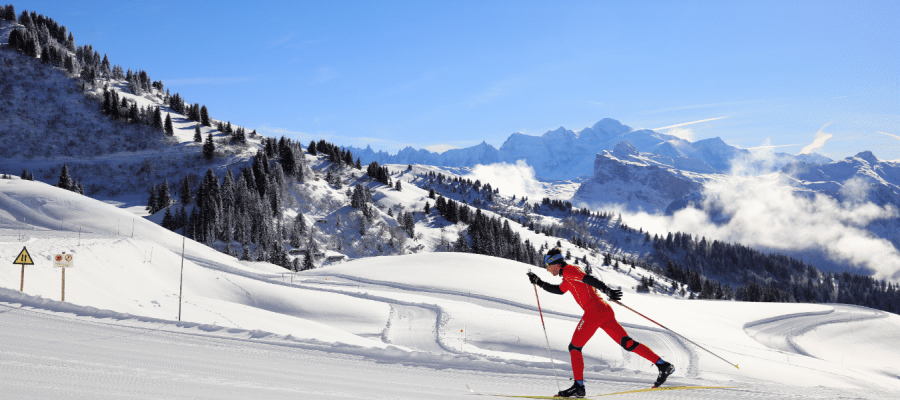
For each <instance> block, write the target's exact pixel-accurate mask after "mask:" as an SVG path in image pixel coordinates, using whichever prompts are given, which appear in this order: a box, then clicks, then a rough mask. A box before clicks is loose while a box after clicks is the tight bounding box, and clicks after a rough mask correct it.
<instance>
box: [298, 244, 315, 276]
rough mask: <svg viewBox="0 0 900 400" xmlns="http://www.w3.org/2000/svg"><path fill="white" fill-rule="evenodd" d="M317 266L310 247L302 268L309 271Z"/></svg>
mask: <svg viewBox="0 0 900 400" xmlns="http://www.w3.org/2000/svg"><path fill="white" fill-rule="evenodd" d="M315 268H316V265H315V264H314V263H313V256H312V253H311V252H310V251H309V249H307V250H306V252H305V255H304V257H303V266H302V267H301V269H302V270H303V271H308V270H311V269H315Z"/></svg>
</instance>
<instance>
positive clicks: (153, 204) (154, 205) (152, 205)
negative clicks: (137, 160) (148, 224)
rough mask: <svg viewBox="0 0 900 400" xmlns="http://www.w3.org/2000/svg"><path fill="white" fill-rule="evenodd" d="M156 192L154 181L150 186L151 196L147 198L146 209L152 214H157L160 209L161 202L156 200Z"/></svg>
mask: <svg viewBox="0 0 900 400" xmlns="http://www.w3.org/2000/svg"><path fill="white" fill-rule="evenodd" d="M156 192H157V189H156V184H155V183H154V184H153V186H151V187H150V197H149V198H148V199H147V207H146V210H147V212H149V213H150V214H156V212H157V211H159V205H158V204H159V203H158V202H157V201H156Z"/></svg>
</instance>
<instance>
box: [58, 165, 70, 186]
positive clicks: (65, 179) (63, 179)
mask: <svg viewBox="0 0 900 400" xmlns="http://www.w3.org/2000/svg"><path fill="white" fill-rule="evenodd" d="M56 187H58V188H61V189H66V190H72V178H71V177H70V176H69V167H68V166H67V165H65V164H63V167H62V172H60V174H59V182H57V183H56Z"/></svg>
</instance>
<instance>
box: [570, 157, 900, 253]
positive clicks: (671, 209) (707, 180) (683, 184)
mask: <svg viewBox="0 0 900 400" xmlns="http://www.w3.org/2000/svg"><path fill="white" fill-rule="evenodd" d="M713 154H714V153H713ZM678 160H679V159H678V158H670V157H664V156H660V155H659V154H654V153H641V152H639V151H637V149H636V148H635V146H633V145H631V144H630V143H628V142H622V143H619V144H618V145H617V146H616V147H615V148H614V149H613V151H603V152H602V153H601V154H598V155H597V157H596V159H595V161H594V174H593V175H592V176H591V177H590V178H588V179H586V180H585V181H584V182H583V183H582V184H581V186H580V187H579V188H578V190H577V191H576V192H575V195H574V196H573V197H572V199H571V202H572V204H574V205H575V206H576V207H581V206H590V207H592V208H594V209H603V208H608V207H610V206H612V207H616V208H622V209H625V210H629V211H633V212H636V211H644V212H647V213H650V214H666V215H674V214H675V213H676V212H678V211H680V210H683V209H685V208H689V207H690V208H696V209H699V210H701V211H703V212H704V213H705V214H706V215H707V216H708V217H709V219H710V221H712V222H713V223H715V224H726V223H728V222H729V221H730V220H731V218H733V215H732V214H731V213H730V212H729V211H726V210H729V209H730V210H732V212H733V210H734V208H735V206H736V204H732V203H735V202H740V200H741V198H736V197H735V196H733V195H729V196H723V195H722V193H721V192H718V191H717V190H708V189H709V187H710V186H708V184H711V183H712V184H715V183H722V182H729V181H730V182H740V181H741V179H746V178H747V177H748V175H743V176H742V177H737V178H736V177H735V176H732V175H726V174H721V173H718V171H713V172H708V171H699V169H698V168H693V166H691V165H688V167H689V168H685V167H684V165H683V164H682V163H680V162H679V161H678ZM694 160H696V159H694ZM733 160H735V161H733V163H735V165H738V162H739V163H740V165H739V166H738V168H742V169H745V170H751V171H752V170H753V169H754V168H761V169H762V170H765V169H769V168H772V166H776V165H779V164H780V163H781V162H783V161H784V160H781V159H779V158H778V157H774V158H768V159H767V158H762V159H745V160H740V159H738V158H735V159H733ZM773 160H775V161H773ZM682 162H687V161H684V160H682ZM691 169H693V171H692V170H691ZM695 171H698V172H695ZM756 171H757V172H758V171H759V170H756ZM749 176H753V175H752V174H751V175H749ZM734 179H737V181H735V180H734ZM761 180H763V181H765V180H777V182H779V185H780V187H782V188H783V189H784V190H785V193H791V195H792V196H795V197H797V198H805V199H807V200H809V203H806V202H795V203H794V204H800V205H801V206H803V205H806V204H811V203H813V202H814V200H815V199H816V198H818V197H823V196H824V198H826V199H832V200H834V201H833V203H832V204H835V205H836V206H835V207H840V208H842V209H843V210H844V211H842V212H841V214H850V213H851V212H854V211H856V210H858V209H860V208H866V209H869V210H870V211H872V209H871V205H875V206H878V207H879V208H881V209H887V210H891V209H892V210H894V213H896V212H897V210H900V162H897V161H882V160H879V159H878V158H877V157H875V155H873V154H872V152H870V151H864V152H861V153H859V154H857V155H855V156H853V157H847V158H845V159H843V160H838V161H834V162H829V163H824V164H816V163H810V162H803V161H797V162H794V163H791V164H787V165H781V166H780V168H779V169H778V171H776V172H775V173H773V174H767V175H766V176H765V177H761ZM713 187H714V186H713ZM728 187H732V186H728ZM735 188H736V187H735ZM761 188H762V189H763V190H764V189H765V186H761ZM757 195H759V196H760V197H761V198H764V197H766V196H767V195H771V194H767V193H756V192H748V193H747V196H750V197H753V196H757ZM780 199H781V200H778V201H779V202H781V201H787V200H788V199H785V198H780ZM757 204H762V202H760V203H757ZM818 204H822V203H821V202H818ZM788 209H790V207H788ZM782 211H784V210H782ZM756 212H757V213H766V212H768V211H767V210H766V209H765V208H760V209H759V210H757V211H756ZM784 212H785V213H790V211H784ZM797 212H800V213H806V216H812V217H811V218H812V219H815V218H835V215H825V214H829V213H831V214H834V211H833V210H820V209H818V208H817V207H816V206H813V207H811V208H807V209H801V210H797ZM823 212H824V213H823ZM873 212H874V211H873ZM760 217H761V218H760V221H762V220H763V219H764V217H765V216H763V215H760ZM794 217H795V215H793V214H785V218H787V219H792V218H794ZM842 218H845V219H846V218H850V217H848V216H846V215H844V216H843V217H842ZM851 219H852V218H851ZM863 219H865V218H863ZM803 221H806V222H808V219H807V220H804V219H803V218H801V219H799V220H798V222H797V224H801V223H803ZM759 223H764V222H759ZM844 223H845V224H847V226H859V227H860V228H863V229H865V230H866V231H868V232H870V233H871V234H872V235H873V236H875V237H878V238H881V239H885V240H887V241H889V242H890V243H891V245H892V246H893V247H894V248H895V249H900V219H898V218H896V217H894V218H879V219H873V220H872V221H871V222H868V223H865V224H860V223H859V222H854V221H846V222H844ZM860 225H862V226H860ZM787 229H802V227H801V226H799V225H797V226H794V225H792V224H789V225H788V227H787ZM824 234H826V233H825V232H823V235H824ZM832 234H833V232H832ZM860 245H863V244H860ZM789 253H790V252H789ZM793 255H795V256H798V257H801V258H803V259H805V260H807V261H814V262H815V264H816V265H817V266H819V267H820V268H825V269H836V270H840V269H843V268H842V267H841V266H839V265H836V264H834V261H833V260H830V259H829V258H828V257H822V256H821V254H817V253H816V252H815V251H812V252H800V253H794V254H793Z"/></svg>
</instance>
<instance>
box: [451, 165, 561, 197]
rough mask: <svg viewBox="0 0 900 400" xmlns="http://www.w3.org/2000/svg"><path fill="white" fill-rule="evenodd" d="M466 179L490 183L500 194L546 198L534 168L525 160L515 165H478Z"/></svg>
mask: <svg viewBox="0 0 900 400" xmlns="http://www.w3.org/2000/svg"><path fill="white" fill-rule="evenodd" d="M466 179H472V180H476V179H477V180H481V182H482V183H485V182H489V183H490V184H491V187H493V188H494V189H500V193H503V194H506V195H510V194H515V195H517V196H527V197H528V198H533V199H541V198H544V197H545V192H544V187H543V186H542V185H541V184H540V183H539V182H538V180H537V179H536V178H535V175H534V168H532V167H531V166H530V165H528V164H526V163H525V160H519V161H516V163H515V164H507V163H498V164H491V165H476V166H475V168H474V169H473V170H472V172H471V173H469V174H468V175H466Z"/></svg>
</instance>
